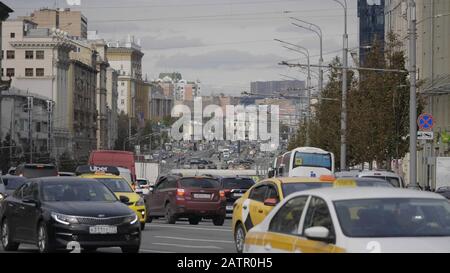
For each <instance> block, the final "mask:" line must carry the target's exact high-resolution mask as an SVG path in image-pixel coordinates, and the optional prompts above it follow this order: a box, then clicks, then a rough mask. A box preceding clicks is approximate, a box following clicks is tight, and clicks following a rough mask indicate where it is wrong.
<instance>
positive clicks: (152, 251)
mask: <svg viewBox="0 0 450 273" xmlns="http://www.w3.org/2000/svg"><path fill="white" fill-rule="evenodd" d="M139 252H148V253H176V252H172V251H164V250H154V249H139Z"/></svg>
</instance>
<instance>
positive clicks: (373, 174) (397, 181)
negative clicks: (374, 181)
mask: <svg viewBox="0 0 450 273" xmlns="http://www.w3.org/2000/svg"><path fill="white" fill-rule="evenodd" d="M357 175H358V177H369V178H380V179H384V180H386V181H388V182H389V183H391V184H392V186H394V187H396V188H404V187H405V183H404V181H403V179H402V178H401V177H400V176H399V175H398V174H396V173H393V172H388V171H362V172H360V173H358V174H357Z"/></svg>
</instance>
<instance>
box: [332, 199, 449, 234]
mask: <svg viewBox="0 0 450 273" xmlns="http://www.w3.org/2000/svg"><path fill="white" fill-rule="evenodd" d="M334 206H335V209H336V212H337V215H338V219H339V223H340V225H341V228H342V231H343V232H344V234H345V235H346V236H347V237H426V236H450V204H449V202H448V201H447V200H439V199H418V198H380V199H358V200H345V201H335V202H334Z"/></svg>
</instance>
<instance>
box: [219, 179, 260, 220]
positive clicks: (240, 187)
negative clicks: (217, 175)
mask: <svg viewBox="0 0 450 273" xmlns="http://www.w3.org/2000/svg"><path fill="white" fill-rule="evenodd" d="M220 183H221V186H222V189H223V191H224V192H225V197H226V198H227V206H226V211H227V213H233V204H234V202H235V201H236V200H237V199H239V198H241V197H242V196H243V195H244V193H246V192H247V190H248V189H250V188H251V187H252V186H253V185H254V184H255V181H253V179H251V178H247V177H239V176H236V177H222V178H221V179H220Z"/></svg>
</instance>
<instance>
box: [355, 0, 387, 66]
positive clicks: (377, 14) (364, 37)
mask: <svg viewBox="0 0 450 273" xmlns="http://www.w3.org/2000/svg"><path fill="white" fill-rule="evenodd" d="M384 4H385V3H384V0H358V18H359V65H360V66H364V64H365V60H366V57H367V53H368V52H369V51H370V46H373V45H374V44H375V43H379V45H380V47H381V50H383V48H384Z"/></svg>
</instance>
